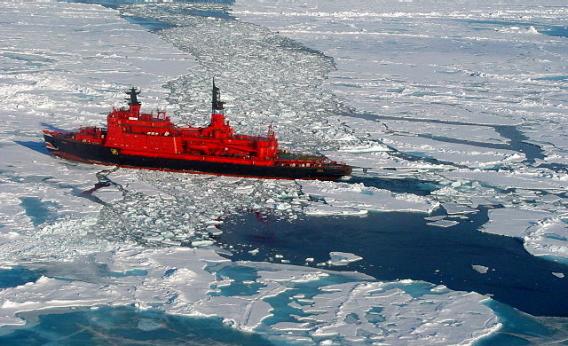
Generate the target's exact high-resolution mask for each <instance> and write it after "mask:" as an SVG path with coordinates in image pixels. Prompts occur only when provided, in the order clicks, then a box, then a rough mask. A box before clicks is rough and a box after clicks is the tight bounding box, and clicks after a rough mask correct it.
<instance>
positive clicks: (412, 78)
mask: <svg viewBox="0 0 568 346" xmlns="http://www.w3.org/2000/svg"><path fill="white" fill-rule="evenodd" d="M547 5H550V6H545V7H540V6H539V4H538V3H534V2H531V3H530V5H523V3H522V2H510V3H508V4H507V5H502V6H499V5H488V4H486V3H485V2H467V3H462V2H457V3H456V2H452V3H451V4H447V3H446V4H444V5H443V6H442V5H438V2H435V1H420V2H419V3H418V2H412V1H410V2H407V1H404V2H402V1H400V2H399V1H383V2H366V1H365V2H363V1H348V2H345V1H342V2H333V1H329V2H327V1H326V2H323V1H316V0H310V1H307V2H300V1H275V2H265V1H249V0H246V1H238V2H237V3H236V4H235V5H233V6H232V7H231V8H232V10H231V12H230V13H231V14H232V15H233V16H235V17H237V18H238V19H239V20H236V21H223V20H218V19H215V18H208V17H194V16H184V15H178V14H176V13H180V12H179V11H178V12H176V10H179V9H180V8H181V9H183V6H192V5H176V4H173V5H167V6H171V7H167V8H168V9H171V10H170V11H169V12H170V13H171V15H170V16H169V17H168V18H167V21H169V22H171V23H174V24H175V23H183V24H186V25H187V24H188V23H190V24H191V27H186V26H180V27H176V28H172V29H166V30H163V31H160V32H157V33H150V32H148V31H146V29H144V28H143V27H141V26H138V25H135V24H131V23H129V22H127V21H126V20H125V19H123V18H122V17H121V16H120V14H121V12H119V11H117V10H112V9H108V8H104V7H102V6H98V5H85V4H71V3H62V2H49V1H48V2H23V3H19V2H10V1H3V2H0V8H1V11H0V23H1V25H0V36H1V37H2V39H1V40H0V116H1V117H2V120H3V121H2V122H1V123H0V266H2V267H6V268H9V267H14V266H25V267H29V268H39V269H42V270H44V271H45V273H46V275H45V276H44V277H42V278H40V279H39V280H37V281H36V282H31V283H27V284H25V285H21V286H17V287H10V288H5V289H2V290H0V324H2V325H3V326H7V325H12V326H14V325H16V326H17V325H22V324H24V323H25V321H24V320H22V319H21V318H20V317H18V315H17V314H18V313H19V312H24V311H42V312H44V313H49V311H50V309H52V308H65V307H76V306H82V307H85V306H100V305H128V304H135V305H136V306H137V307H139V308H142V309H146V308H156V309H161V310H164V311H166V312H168V313H173V314H180V315H191V316H219V317H221V318H223V319H224V321H225V322H226V323H227V324H229V325H231V326H234V327H235V328H239V329H241V330H245V331H257V332H260V333H262V334H264V335H267V336H268V337H269V338H270V339H271V340H274V341H277V342H278V341H288V342H291V341H296V342H299V343H302V344H336V343H341V342H343V343H348V344H363V343H376V344H407V345H424V344H432V345H434V344H439V345H447V344H470V343H472V342H474V341H475V340H477V339H479V338H480V337H482V336H484V335H487V334H490V333H492V332H495V331H496V330H498V328H499V327H500V323H499V320H498V318H497V316H496V315H495V313H494V311H493V310H491V309H490V308H489V307H488V306H487V305H486V303H487V301H489V300H490V299H491V298H490V297H486V296H482V295H480V294H477V293H471V292H456V291H452V290H449V289H447V288H445V287H443V286H434V285H431V284H427V283H424V282H419V281H413V280H402V281H396V282H380V281H376V280H375V279H374V278H372V277H368V276H365V275H362V274H358V273H346V272H338V271H334V268H335V267H336V266H341V265H344V264H345V262H347V263H349V262H352V261H357V260H358V259H359V257H358V256H357V254H345V253H331V254H330V262H329V266H326V267H323V268H321V269H320V268H309V267H302V266H292V265H285V264H267V263H260V262H258V263H257V262H236V263H235V262H230V261H228V260H226V259H225V258H224V257H222V256H220V255H219V254H217V253H216V248H215V247H214V241H213V240H212V239H210V238H209V235H210V234H214V233H216V232H220V230H219V228H218V227H217V226H218V225H219V224H221V223H222V222H223V219H224V218H226V217H228V216H230V215H233V214H235V213H239V212H242V211H245V210H246V211H260V212H264V213H271V214H274V215H277V216H278V217H281V218H287V219H295V218H298V217H300V216H302V215H320V216H322V217H325V216H329V215H352V216H353V217H361V216H364V215H365V214H366V213H368V212H376V211H412V212H418V213H422V214H424V217H426V218H428V217H431V215H430V213H431V212H432V211H433V210H435V209H436V208H440V207H443V208H444V209H445V210H446V211H447V213H448V214H453V215H459V214H463V213H467V212H470V211H471V210H472V209H473V210H475V209H474V208H476V207H478V206H479V205H501V206H503V208H498V209H492V210H490V212H489V213H490V221H489V222H488V223H487V224H486V225H485V226H484V227H483V229H481V230H480V231H484V232H491V233H497V234H503V235H506V236H511V237H519V238H522V239H523V240H524V244H525V247H526V248H527V250H528V251H529V252H531V253H532V254H534V255H538V256H540V255H545V256H550V257H551V258H556V259H558V258H564V259H566V258H568V226H567V224H566V222H567V221H568V214H567V209H566V206H567V205H568V199H567V196H566V192H567V191H566V185H567V183H568V174H567V172H566V169H563V168H562V166H561V165H562V164H568V142H567V140H566V136H565V131H566V128H567V127H568V110H567V107H568V106H567V104H566V101H567V99H566V95H567V93H566V88H567V87H568V71H567V70H566V68H567V66H568V64H567V59H568V58H567V57H566V54H565V53H566V51H567V46H568V41H567V39H566V38H565V37H560V36H552V35H549V34H547V33H549V32H550V30H552V29H554V28H555V27H556V26H558V23H559V22H561V21H562V18H565V17H566V15H568V10H567V9H566V7H562V5H563V4H562V3H561V2H558V4H556V6H552V5H551V4H550V2H547ZM177 6H179V8H178V7H177ZM212 6H213V5H212ZM121 11H122V14H132V15H141V16H142V15H152V14H154V15H157V14H160V13H163V11H164V9H163V8H162V7H161V6H160V5H157V6H155V7H151V6H150V7H148V6H131V7H128V8H126V9H123V10H121ZM54 19H56V20H54ZM458 19H459V20H460V21H458ZM464 19H467V20H470V21H471V22H472V23H475V25H470V26H464V25H463V24H462V23H463V20H464ZM495 19H499V20H500V21H506V20H508V19H510V20H514V21H515V22H518V21H520V20H522V22H526V25H521V26H519V25H518V24H511V25H510V26H503V25H498V24H492V23H493V22H492V20H495ZM551 28H552V29H551ZM547 30H548V31H547ZM297 42H300V43H301V44H303V45H305V46H306V47H309V48H312V49H315V50H317V51H309V50H305V49H300V47H297V45H298V43H297ZM395 45H396V47H397V48H396V49H394V48H393V47H394V46H395ZM189 48H191V51H189ZM318 51H319V52H322V53H323V54H321V53H319V52H318ZM440 52H445V54H440ZM329 57H333V59H331V58H329ZM213 76H215V77H216V78H218V79H219V80H220V84H221V88H222V95H223V98H224V99H225V100H226V101H227V107H226V108H227V115H228V117H229V118H230V120H231V122H232V124H233V125H234V126H235V127H236V128H237V130H238V131H241V132H249V133H264V132H265V131H266V127H267V126H264V124H273V125H274V126H275V128H276V131H277V133H278V135H279V138H280V141H281V143H282V145H284V146H286V147H289V148H291V149H295V150H300V151H317V150H320V149H321V150H325V152H326V154H327V155H329V156H330V157H333V158H336V159H339V160H343V161H345V162H348V163H350V164H352V165H355V166H358V167H362V168H365V169H366V172H367V174H370V175H372V176H375V177H389V178H393V177H397V178H407V177H411V178H418V179H424V180H432V181H437V182H440V184H442V185H443V187H442V188H441V189H439V190H436V191H434V192H433V194H431V195H428V196H419V195H416V194H413V193H395V192H391V191H387V190H382V189H379V188H376V187H372V186H365V185H364V184H363V183H357V184H350V183H348V182H335V183H329V182H303V181H270V180H268V181H263V180H256V179H238V178H221V177H210V176H192V175H184V174H175V173H163V172H147V171H136V170H125V169H120V170H118V171H116V172H106V173H104V174H103V175H104V176H106V177H108V179H111V180H112V181H113V182H114V183H115V185H114V186H113V187H110V188H105V189H101V190H98V191H96V192H93V193H92V194H90V195H88V194H84V193H82V192H84V191H87V190H89V189H91V188H93V186H94V184H95V183H96V182H97V181H98V180H97V176H96V173H97V172H100V171H101V170H103V169H105V168H103V167H99V166H91V165H83V164H73V163H69V162H64V161H62V160H56V159H53V158H51V157H49V156H47V155H45V154H44V153H43V152H42V151H41V149H40V148H41V144H40V142H41V129H43V128H45V127H46V126H53V127H57V128H64V129H68V128H76V127H78V126H80V125H84V124H91V125H96V124H101V123H103V122H104V119H105V116H106V113H107V112H108V111H109V109H110V107H111V106H112V105H115V106H120V105H122V103H123V101H122V100H123V96H124V95H123V94H122V91H123V89H125V88H126V87H128V86H131V85H136V86H139V87H140V88H141V89H142V91H143V95H142V96H143V98H142V101H143V102H144V107H146V109H152V108H154V109H155V108H157V107H159V108H162V109H164V108H165V109H167V110H168V112H170V113H172V114H173V118H174V120H175V121H176V122H178V123H184V122H185V123H205V122H206V120H207V118H208V109H209V103H208V101H209V99H208V97H209V84H210V80H211V77H213ZM329 114H333V116H328V115H329ZM409 119H412V120H409ZM416 120H421V121H416ZM511 125H515V126H516V128H517V130H518V131H519V132H520V133H521V134H522V135H524V136H525V137H526V139H524V141H526V142H529V143H534V144H537V145H538V146H540V147H541V148H542V152H538V150H537V153H531V154H530V156H531V157H527V153H524V152H522V151H520V149H519V148H524V147H522V145H521V144H519V143H518V142H521V141H522V140H523V139H519V137H518V134H516V133H513V134H511V131H510V127H507V126H511ZM499 126H505V130H503V128H501V127H499ZM507 129H509V130H507ZM507 131H509V132H507ZM507 136H510V137H507ZM511 136H513V137H514V136H517V137H515V138H511ZM519 146H520V147H519ZM529 149H530V148H529ZM532 149H534V148H532ZM408 155H410V158H412V159H408V158H409V156H408ZM421 158H426V159H421ZM553 163H554V164H559V165H541V164H553ZM539 165H540V167H539ZM357 174H363V172H362V169H360V170H358V172H357ZM99 178H102V176H100V175H99ZM103 178H104V177H103ZM432 222H437V223H439V225H442V227H440V232H451V225H452V222H454V221H452V220H445V219H444V218H443V217H442V218H440V217H436V218H435V219H432ZM444 226H445V227H444ZM448 226H450V227H448ZM181 244H192V246H193V248H188V247H187V246H180V245H181ZM96 265H105V266H106V267H107V268H108V270H109V271H112V272H118V273H126V274H128V273H129V271H131V270H134V269H143V270H145V271H146V272H147V273H146V275H143V276H137V275H134V276H133V275H124V276H101V275H100V272H99V271H97V270H95V267H96ZM476 265H477V264H476ZM227 266H234V267H236V268H246V269H247V270H248V269H250V268H252V269H253V270H255V271H256V272H257V274H258V279H257V280H256V283H255V284H258V288H257V289H256V290H255V291H254V293H253V294H251V295H247V296H239V295H223V294H218V293H219V291H220V290H222V287H230V286H231V285H232V284H234V283H235V282H237V283H239V284H243V283H242V282H238V280H239V279H238V278H230V277H222V276H221V275H216V273H217V272H218V271H219V270H221V269H222V268H224V267H227ZM474 269H475V270H477V271H483V270H487V269H486V268H483V266H479V267H474ZM565 274H567V275H568V273H551V275H555V276H557V277H559V278H560V277H564V275H565ZM306 283H310V285H311V287H312V288H313V287H316V288H318V293H317V294H316V295H313V296H312V295H308V294H306V295H305V296H303V295H302V294H299V295H295V296H293V297H290V298H288V297H287V296H286V295H285V294H284V293H285V292H287V291H289V290H292V289H295V288H300V289H301V288H302V287H304V286H302V285H303V284H306ZM244 284H248V285H250V284H251V283H244ZM414 286H416V287H422V288H423V291H424V292H423V293H422V294H420V295H414V294H410V293H409V291H411V290H409V287H414ZM424 287H425V288H424ZM278 296H282V299H286V301H285V302H284V306H290V307H294V308H297V309H300V310H302V311H303V312H304V313H306V314H307V316H308V317H302V318H301V320H300V321H299V322H287V321H282V322H278V323H273V324H263V320H265V321H266V320H267V318H269V317H270V316H273V315H274V310H273V309H274V307H273V306H271V305H270V304H268V303H267V302H266V299H267V298H270V297H278ZM377 307H381V310H380V312H377V311H378V310H376V309H374V308H377ZM374 315H380V318H381V319H382V320H384V321H387V322H388V323H376V321H377V316H374ZM354 321H357V323H355V322H354Z"/></svg>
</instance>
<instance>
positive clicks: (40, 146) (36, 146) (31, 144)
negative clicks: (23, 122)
mask: <svg viewBox="0 0 568 346" xmlns="http://www.w3.org/2000/svg"><path fill="white" fill-rule="evenodd" d="M14 143H16V144H18V145H21V146H23V147H26V148H28V149H31V150H33V151H35V152H36V153H40V154H44V155H49V151H48V150H47V149H46V148H45V145H44V143H43V142H38V141H14Z"/></svg>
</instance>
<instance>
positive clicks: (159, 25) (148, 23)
mask: <svg viewBox="0 0 568 346" xmlns="http://www.w3.org/2000/svg"><path fill="white" fill-rule="evenodd" d="M122 18H124V19H126V20H127V21H129V22H130V23H132V24H137V25H141V26H143V27H144V28H145V29H147V30H148V31H150V32H156V31H160V30H164V29H171V28H173V27H175V25H173V24H170V23H166V22H162V21H160V20H157V19H155V18H146V17H137V16H129V15H123V16H122Z"/></svg>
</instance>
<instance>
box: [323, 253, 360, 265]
mask: <svg viewBox="0 0 568 346" xmlns="http://www.w3.org/2000/svg"><path fill="white" fill-rule="evenodd" d="M329 257H330V259H329V261H328V264H329V265H332V266H346V265H349V264H350V263H353V262H357V261H360V260H362V259H363V257H360V256H357V255H355V254H352V253H349V252H330V253H329Z"/></svg>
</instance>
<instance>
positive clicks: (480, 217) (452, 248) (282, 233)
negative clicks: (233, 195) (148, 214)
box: [218, 208, 568, 316]
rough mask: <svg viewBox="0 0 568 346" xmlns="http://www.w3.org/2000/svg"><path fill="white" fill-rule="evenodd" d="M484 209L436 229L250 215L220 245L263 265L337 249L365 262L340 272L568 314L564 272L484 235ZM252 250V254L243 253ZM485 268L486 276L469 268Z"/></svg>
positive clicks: (232, 224)
mask: <svg viewBox="0 0 568 346" xmlns="http://www.w3.org/2000/svg"><path fill="white" fill-rule="evenodd" d="M487 220H488V217H487V209H484V208H482V209H481V210H480V211H479V212H478V213H477V214H475V215H471V216H469V218H468V219H467V220H461V221H460V224H459V225H456V226H453V227H449V228H439V227H434V226H429V225H427V221H426V220H424V219H423V215H421V214H416V213H402V212H385V213H371V214H369V216H367V217H364V218H354V217H305V218H303V219H301V220H297V221H294V222H288V221H281V220H269V221H266V220H260V219H257V218H255V216H253V215H247V216H240V217H238V218H236V219H234V220H228V221H227V222H226V223H225V224H224V225H223V232H224V233H223V234H222V235H221V236H220V237H219V239H218V240H219V242H220V243H221V244H231V245H232V246H233V249H232V250H231V251H233V252H234V255H233V256H231V259H232V260H254V261H265V260H268V261H269V260H271V259H272V258H274V255H275V254H281V255H283V256H284V258H285V259H287V260H289V261H290V262H291V263H292V264H298V265H304V264H305V259H306V257H313V258H314V259H315V262H314V263H318V262H325V261H327V260H328V259H329V252H331V251H342V252H350V253H354V254H356V255H359V256H362V257H363V258H364V259H363V260H361V261H359V262H355V263H352V264H351V265H349V266H347V267H333V269H339V270H356V271H359V272H363V273H366V274H369V275H371V276H373V277H375V278H377V279H379V280H396V279H407V278H410V279H415V280H424V281H428V282H431V283H434V284H444V285H446V286H447V287H449V288H450V289H453V290H463V291H476V292H479V293H482V294H491V295H493V297H494V298H495V299H497V300H499V301H501V302H504V303H506V304H509V305H511V306H513V307H516V308H518V309H520V310H522V311H525V312H528V313H530V314H533V315H550V316H568V294H567V292H568V280H565V279H559V278H557V277H555V276H554V275H552V272H564V273H568V266H567V265H564V264H560V263H556V262H553V261H548V260H545V259H541V258H538V257H535V256H532V255H530V254H529V253H528V252H527V251H526V250H525V249H524V247H523V244H522V241H521V240H520V239H516V238H511V237H505V236H499V235H494V234H487V233H482V232H479V231H478V228H479V227H480V226H481V225H482V224H484V223H485V222H487ZM254 248H258V249H259V253H258V254H257V255H256V256H254V255H251V254H250V253H248V252H247V251H249V250H251V249H254ZM474 264H480V265H484V266H487V267H489V268H490V269H489V271H488V273H486V274H480V273H478V272H476V271H474V270H473V269H472V265H474Z"/></svg>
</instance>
